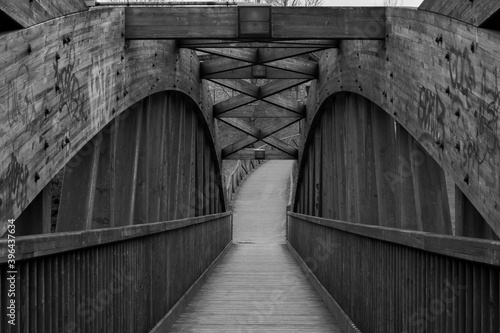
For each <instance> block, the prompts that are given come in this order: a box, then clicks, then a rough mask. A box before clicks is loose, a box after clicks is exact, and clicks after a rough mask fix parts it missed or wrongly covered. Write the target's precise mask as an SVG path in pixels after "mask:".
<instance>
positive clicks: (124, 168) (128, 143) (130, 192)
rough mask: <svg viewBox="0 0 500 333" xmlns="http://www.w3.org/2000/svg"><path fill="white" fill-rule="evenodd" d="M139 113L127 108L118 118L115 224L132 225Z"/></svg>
mask: <svg viewBox="0 0 500 333" xmlns="http://www.w3.org/2000/svg"><path fill="white" fill-rule="evenodd" d="M139 117H140V112H139V111H138V110H136V109H131V108H129V109H128V110H126V111H125V113H124V114H123V115H122V116H120V117H119V126H118V133H117V142H116V150H115V169H114V185H115V193H114V197H115V210H114V211H115V223H114V226H124V225H132V220H133V216H134V215H133V209H134V205H135V202H134V198H135V181H136V177H137V160H138V151H137V150H138V148H139V137H138V134H139V131H138V129H139V128H140V127H141V126H140V123H139V122H140V119H139Z"/></svg>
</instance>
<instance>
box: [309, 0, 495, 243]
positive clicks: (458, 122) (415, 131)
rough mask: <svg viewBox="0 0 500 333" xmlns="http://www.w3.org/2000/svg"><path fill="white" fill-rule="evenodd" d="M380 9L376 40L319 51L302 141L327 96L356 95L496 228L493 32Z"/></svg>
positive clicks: (405, 10)
mask: <svg viewBox="0 0 500 333" xmlns="http://www.w3.org/2000/svg"><path fill="white" fill-rule="evenodd" d="M386 17H387V26H386V33H387V34H386V39H385V40H384V41H342V42H341V44H340V47H339V48H338V49H333V50H328V51H326V52H325V53H324V55H323V57H322V58H321V59H320V61H319V71H320V73H322V75H321V76H320V78H319V79H318V80H317V82H316V83H315V84H314V85H313V87H312V89H311V94H310V97H309V99H308V104H307V119H306V125H305V131H304V140H303V142H304V141H306V140H305V138H307V137H311V136H312V135H313V134H314V133H312V132H310V131H309V130H310V128H311V125H312V124H313V122H314V119H315V118H316V117H317V115H318V111H319V110H320V109H321V105H322V104H323V102H324V101H325V100H326V99H327V98H328V97H329V96H331V95H333V94H335V93H337V92H342V91H345V92H354V93H356V94H359V95H361V96H364V97H366V98H367V99H369V100H371V101H373V102H374V103H375V104H377V105H378V106H379V107H381V108H382V109H383V110H385V111H386V112H387V113H388V114H389V115H390V116H391V117H393V118H394V119H395V120H396V121H397V122H398V123H399V124H400V125H401V126H403V127H404V128H405V129H406V130H407V131H408V132H409V133H410V134H411V135H412V136H413V137H414V138H416V139H417V141H418V142H419V144H420V145H422V146H423V147H424V148H425V150H426V151H427V152H428V153H429V154H430V155H431V156H432V157H433V158H434V159H435V160H436V161H437V163H438V164H439V165H440V166H441V167H442V168H443V169H444V170H446V171H447V172H449V173H450V174H451V175H452V177H453V180H454V182H455V183H456V185H457V186H458V188H459V189H460V191H462V192H463V193H464V194H465V196H466V197H467V198H468V200H470V201H471V202H472V204H473V205H474V206H475V207H476V208H477V210H478V211H479V212H480V213H481V215H482V216H483V217H484V219H485V220H486V221H487V223H488V224H489V226H490V227H491V228H492V229H493V230H494V231H495V232H496V234H499V233H500V119H499V114H500V110H499V108H500V92H499V91H500V89H499V85H498V83H499V82H498V80H499V77H498V76H499V72H498V67H499V64H500V52H499V51H500V36H499V34H498V33H497V32H495V31H491V30H486V29H481V28H477V27H474V26H472V25H468V24H466V23H464V22H461V21H458V20H456V19H453V18H450V17H445V16H443V15H440V14H436V13H432V12H427V11H422V10H414V9H408V8H387V11H386ZM303 149H304V146H303V147H302V151H301V152H299V159H300V161H301V162H300V163H301V165H303V164H304V161H303V159H302V157H303V156H304V152H303Z"/></svg>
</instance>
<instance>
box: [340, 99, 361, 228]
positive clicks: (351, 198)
mask: <svg viewBox="0 0 500 333" xmlns="http://www.w3.org/2000/svg"><path fill="white" fill-rule="evenodd" d="M355 102H356V100H355V99H354V98H353V97H352V96H350V95H349V94H347V95H346V96H345V108H344V112H345V115H346V118H345V119H346V124H345V128H346V141H345V142H346V145H345V152H346V155H345V156H346V161H345V163H346V164H345V168H346V173H345V175H346V185H347V186H346V208H347V219H346V220H345V221H348V222H357V223H360V221H359V214H358V209H359V207H358V196H359V193H358V191H357V176H358V175H357V173H356V171H357V170H358V169H359V168H358V161H357V156H356V150H357V149H356V148H357V147H356V145H357V142H358V138H357V133H356V127H357V121H358V115H357V110H356V103H355Z"/></svg>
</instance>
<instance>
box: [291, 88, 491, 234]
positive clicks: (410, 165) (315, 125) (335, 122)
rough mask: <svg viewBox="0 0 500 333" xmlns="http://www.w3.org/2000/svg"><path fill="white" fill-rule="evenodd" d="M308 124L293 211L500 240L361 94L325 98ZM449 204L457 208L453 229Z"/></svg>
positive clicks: (415, 145)
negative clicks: (453, 193)
mask: <svg viewBox="0 0 500 333" xmlns="http://www.w3.org/2000/svg"><path fill="white" fill-rule="evenodd" d="M310 123H311V126H310V127H309V131H308V133H307V134H306V140H305V142H304V145H303V149H302V152H303V153H302V154H301V160H300V162H299V163H300V164H299V166H300V169H299V175H298V182H297V187H296V194H295V203H294V211H296V212H299V213H303V214H307V215H314V216H319V217H325V218H330V219H337V220H342V221H349V222H357V223H364V224H371V225H380V226H386V227H394V228H402V229H410V230H419V231H427V232H435V233H440V234H449V235H451V234H455V235H460V236H471V237H480V238H492V239H497V237H496V235H495V233H494V232H493V230H492V229H491V228H490V227H489V226H488V224H487V223H486V222H485V220H484V218H482V216H481V215H480V214H479V213H478V212H477V210H476V209H475V208H474V206H473V205H472V204H471V203H470V202H469V201H468V200H467V198H466V197H465V196H464V195H463V193H461V192H459V191H460V190H459V189H458V188H455V192H457V193H456V194H455V195H452V196H451V197H450V196H449V193H448V189H449V188H452V189H453V188H454V187H455V186H454V184H453V185H451V184H448V185H449V186H447V181H446V175H445V172H444V170H443V169H442V168H441V167H440V165H439V164H438V163H437V162H436V161H435V160H434V158H433V157H432V156H431V155H430V154H429V153H428V151H426V149H425V148H424V147H423V146H422V145H421V144H420V143H419V142H418V140H417V139H415V138H414V137H413V136H412V135H411V134H410V133H409V132H408V131H407V130H406V129H405V128H404V127H403V126H402V125H401V124H399V123H398V122H397V120H395V119H394V118H393V117H392V116H390V115H389V114H388V113H387V112H385V111H384V110H383V109H382V108H380V107H379V106H378V105H376V104H375V103H373V102H371V101H370V100H368V99H367V98H366V97H364V96H362V95H359V94H356V93H351V92H339V93H335V94H333V95H332V96H330V97H328V98H327V99H325V101H324V102H323V103H322V105H321V106H320V108H319V109H318V112H317V113H316V114H315V117H314V119H312V120H311V122H310ZM455 197H459V198H460V200H455ZM450 200H453V201H452V202H453V203H455V202H457V203H458V205H459V206H458V207H456V211H457V213H456V214H453V215H455V219H454V221H455V223H454V224H452V219H451V216H450V205H449V203H450ZM460 201H461V203H460ZM464 212H465V214H464ZM472 216H474V220H471V217H472Z"/></svg>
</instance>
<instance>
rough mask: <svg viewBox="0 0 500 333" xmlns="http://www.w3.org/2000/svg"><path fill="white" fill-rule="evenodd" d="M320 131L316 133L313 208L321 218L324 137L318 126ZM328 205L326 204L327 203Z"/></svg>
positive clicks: (314, 213) (315, 214)
mask: <svg viewBox="0 0 500 333" xmlns="http://www.w3.org/2000/svg"><path fill="white" fill-rule="evenodd" d="M318 127H319V128H318V130H316V131H315V132H314V145H315V146H314V155H313V156H312V158H313V163H314V164H313V165H314V180H313V195H314V196H313V199H314V207H313V215H314V216H319V217H321V216H322V214H321V211H322V207H321V206H322V204H323V203H322V202H321V198H322V195H321V192H322V187H323V186H322V177H323V168H324V166H323V163H324V162H323V159H322V154H321V152H322V149H323V148H322V147H323V142H322V136H321V130H320V129H321V127H320V126H318ZM325 204H326V203H325Z"/></svg>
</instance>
